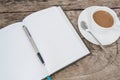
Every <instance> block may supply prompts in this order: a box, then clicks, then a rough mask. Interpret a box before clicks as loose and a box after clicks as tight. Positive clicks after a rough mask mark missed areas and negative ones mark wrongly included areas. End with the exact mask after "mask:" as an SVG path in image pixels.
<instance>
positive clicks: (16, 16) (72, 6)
mask: <svg viewBox="0 0 120 80" xmlns="http://www.w3.org/2000/svg"><path fill="white" fill-rule="evenodd" d="M53 5H60V6H62V7H63V9H64V10H65V13H66V15H67V16H68V18H69V19H70V21H71V22H72V24H73V25H74V28H75V30H76V31H77V32H78V34H79V35H80V37H81V38H82V39H83V41H84V42H85V43H86V45H87V47H88V48H89V49H90V51H91V54H90V55H88V56H86V57H84V58H83V59H80V60H78V61H77V62H75V63H73V64H71V65H70V66H68V67H66V68H64V69H62V70H60V71H59V72H57V73H55V74H53V75H52V78H53V80H120V39H118V40H117V41H116V42H114V43H113V44H111V45H108V46H105V48H106V49H107V51H108V53H107V54H105V53H104V51H102V49H101V48H100V47H99V46H98V45H95V44H92V43H90V42H88V41H87V40H86V39H85V38H84V37H83V36H82V35H81V34H80V32H79V29H78V25H77V20H78V16H79V14H80V13H81V11H82V10H83V9H85V8H86V7H89V6H93V5H102V6H108V7H110V8H112V9H113V10H114V11H115V12H116V13H117V15H118V17H119V19H120V0H0V28H3V27H5V26H7V25H10V24H12V23H15V22H19V21H22V20H23V19H24V17H25V16H27V15H29V14H31V13H33V12H35V11H38V10H41V9H44V8H47V7H50V6H53Z"/></svg>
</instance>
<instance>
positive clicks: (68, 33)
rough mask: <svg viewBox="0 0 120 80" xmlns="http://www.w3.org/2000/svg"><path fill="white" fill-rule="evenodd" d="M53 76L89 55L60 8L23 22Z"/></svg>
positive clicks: (40, 13) (33, 15) (46, 10)
mask: <svg viewBox="0 0 120 80" xmlns="http://www.w3.org/2000/svg"><path fill="white" fill-rule="evenodd" d="M23 23H24V25H26V26H27V27H28V29H29V31H30V33H31V35H32V37H33V39H34V40H35V43H36V44H37V47H38V49H39V51H40V53H41V55H42V57H43V59H44V60H45V65H46V66H45V67H46V69H47V70H48V72H49V74H52V73H54V72H56V71H58V70H60V69H62V68H63V67H65V66H67V65H69V64H70V63H72V62H74V61H76V60H78V59H80V58H81V57H83V56H85V55H87V54H88V53H89V51H88V49H87V48H86V46H85V45H84V43H83V41H82V40H81V39H80V37H79V36H78V34H77V33H76V31H75V30H74V28H73V26H72V25H71V23H70V22H69V21H68V19H67V17H66V16H65V14H64V12H63V11H62V9H61V8H60V7H51V8H48V9H45V10H42V11H38V12H35V13H33V14H31V15H29V16H27V17H26V18H25V19H24V20H23Z"/></svg>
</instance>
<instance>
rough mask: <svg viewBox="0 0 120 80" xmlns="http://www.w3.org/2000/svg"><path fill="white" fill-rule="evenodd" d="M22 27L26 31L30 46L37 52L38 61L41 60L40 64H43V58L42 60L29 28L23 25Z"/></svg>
mask: <svg viewBox="0 0 120 80" xmlns="http://www.w3.org/2000/svg"><path fill="white" fill-rule="evenodd" d="M23 29H24V31H25V33H26V35H27V37H28V39H29V41H30V43H31V45H32V47H33V48H34V50H35V52H36V53H37V56H38V57H39V59H40V61H41V62H42V64H45V62H44V60H43V58H42V56H41V54H40V52H39V50H38V48H37V46H36V44H35V42H34V40H33V38H32V36H31V34H30V32H29V30H28V29H27V27H26V26H25V25H24V26H23Z"/></svg>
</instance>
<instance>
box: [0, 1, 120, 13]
mask: <svg viewBox="0 0 120 80" xmlns="http://www.w3.org/2000/svg"><path fill="white" fill-rule="evenodd" d="M53 5H56V6H62V7H63V9H64V10H81V9H85V8H87V7H89V6H93V5H98V6H108V7H110V8H120V0H84V1H83V0H1V1H0V12H25V11H37V10H40V9H44V8H47V7H50V6H53Z"/></svg>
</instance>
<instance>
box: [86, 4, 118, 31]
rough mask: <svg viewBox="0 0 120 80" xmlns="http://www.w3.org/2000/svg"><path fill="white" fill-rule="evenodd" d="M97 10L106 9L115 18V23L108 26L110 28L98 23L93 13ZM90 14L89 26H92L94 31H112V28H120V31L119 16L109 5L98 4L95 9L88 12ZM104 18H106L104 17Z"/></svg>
mask: <svg viewBox="0 0 120 80" xmlns="http://www.w3.org/2000/svg"><path fill="white" fill-rule="evenodd" d="M97 11H106V12H108V13H109V14H110V15H111V16H112V18H113V21H114V22H113V25H112V26H111V27H108V28H105V27H103V26H100V25H98V24H97V23H96V22H95V20H94V18H93V15H94V13H95V12H97ZM88 16H89V23H90V24H89V26H90V29H92V30H94V31H97V32H99V33H100V32H102V33H103V32H106V31H110V30H118V29H119V32H120V28H119V27H120V21H119V18H118V17H117V14H116V13H115V12H114V11H113V10H112V9H110V8H108V7H104V6H97V7H95V9H93V10H91V11H90V12H89V14H88ZM103 19H104V18H103Z"/></svg>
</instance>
